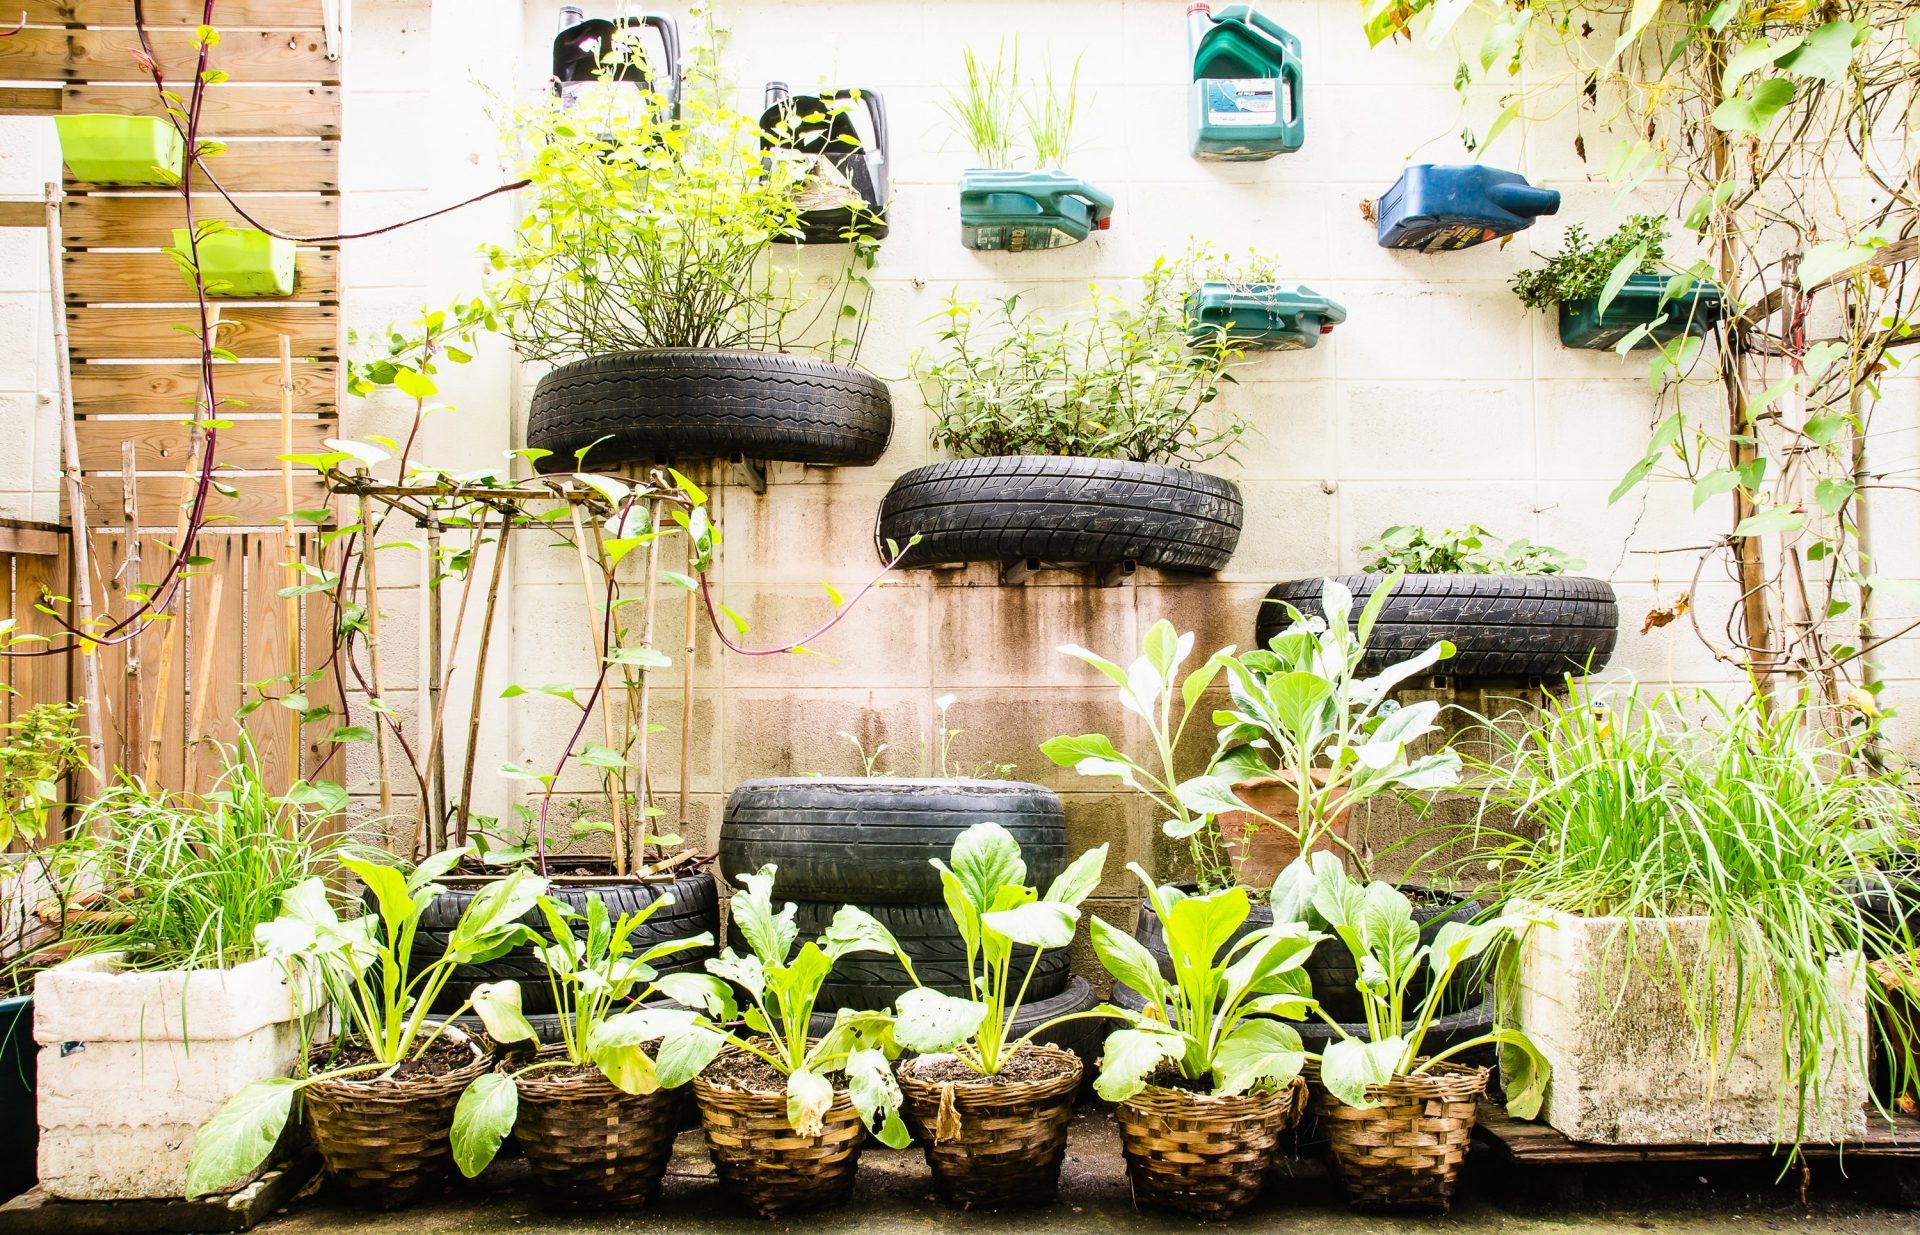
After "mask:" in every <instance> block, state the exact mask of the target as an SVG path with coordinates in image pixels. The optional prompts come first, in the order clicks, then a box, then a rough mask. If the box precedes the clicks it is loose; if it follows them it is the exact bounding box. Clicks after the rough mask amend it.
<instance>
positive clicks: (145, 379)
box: [73, 361, 340, 420]
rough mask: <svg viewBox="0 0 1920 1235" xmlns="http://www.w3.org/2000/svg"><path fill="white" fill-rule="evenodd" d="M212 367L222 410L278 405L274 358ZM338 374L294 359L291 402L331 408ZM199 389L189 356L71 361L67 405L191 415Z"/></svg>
mask: <svg viewBox="0 0 1920 1235" xmlns="http://www.w3.org/2000/svg"><path fill="white" fill-rule="evenodd" d="M214 373H215V378H214V382H215V386H214V392H215V394H216V395H217V396H218V397H219V398H220V400H221V409H220V410H221V412H222V413H223V414H224V413H230V412H256V411H257V412H265V411H269V410H271V409H273V408H276V407H278V406H279V400H280V366H279V365H278V364H252V363H242V364H218V365H215V366H214ZM339 380H340V366H339V364H338V363H337V362H334V361H300V362H296V363H295V364H294V366H293V396H294V401H295V403H296V405H297V406H298V407H300V408H301V410H303V411H308V412H313V413H314V414H316V415H330V414H332V412H333V411H334V404H335V397H336V396H335V390H336V388H337V386H338V383H339ZM199 395H200V366H199V365H198V364H195V363H193V362H191V361H174V362H164V363H156V364H100V363H95V364H76V365H74V366H73V406H74V410H75V411H77V412H79V413H80V414H81V415H82V416H93V415H100V414H103V413H124V414H127V415H139V414H146V413H151V414H156V415H162V416H172V417H175V418H176V419H182V420H185V419H191V418H193V417H194V416H195V415H196V412H195V408H194V400H195V399H197V398H199Z"/></svg>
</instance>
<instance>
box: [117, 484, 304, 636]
mask: <svg viewBox="0 0 1920 1235" xmlns="http://www.w3.org/2000/svg"><path fill="white" fill-rule="evenodd" d="M220 483H221V484H223V485H226V486H228V487H230V488H233V489H237V490H238V491H239V492H238V495H237V496H235V497H226V496H223V495H222V494H219V493H211V494H209V495H208V496H207V510H208V512H209V513H210V515H212V516H214V517H219V516H230V517H229V518H225V519H223V520H222V521H221V522H218V523H215V524H213V525H212V526H213V528H215V529H219V530H221V531H228V530H234V529H239V528H273V529H275V535H278V534H279V533H278V529H279V527H280V515H282V514H283V513H285V509H284V507H283V505H282V502H281V497H280V477H279V476H277V475H275V476H260V475H255V476H232V475H222V476H221V477H220ZM82 485H83V491H84V492H85V494H86V498H87V518H88V520H89V521H90V522H98V523H100V524H106V523H109V522H111V523H116V524H117V523H118V522H119V521H120V478H119V477H118V476H108V475H104V474H103V475H96V476H88V477H86V479H85V480H84V481H83V482H82ZM136 498H137V500H138V502H139V505H140V523H141V526H143V527H147V528H162V527H164V528H167V529H169V530H170V529H171V528H172V527H173V526H174V521H175V520H176V519H177V518H178V517H179V511H180V502H181V498H182V485H181V481H180V477H179V476H176V475H160V476H142V477H140V478H139V482H138V485H137V488H136ZM293 500H294V501H295V502H296V503H297V504H298V505H299V507H300V509H302V510H318V509H320V508H321V507H323V506H325V505H326V504H327V493H326V490H325V489H324V488H323V487H322V485H321V483H320V478H319V477H317V476H313V475H307V476H295V477H294V478H293ZM156 560H160V559H156ZM239 599H240V598H239V596H238V595H236V596H235V597H234V603H235V604H236V606H237V605H238V603H239ZM233 612H234V613H235V614H238V613H239V612H240V610H239V609H238V608H235V609H234V611H233Z"/></svg>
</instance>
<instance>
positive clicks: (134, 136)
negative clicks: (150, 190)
mask: <svg viewBox="0 0 1920 1235" xmlns="http://www.w3.org/2000/svg"><path fill="white" fill-rule="evenodd" d="M53 127H54V129H55V130H56V131H58V133H59V134H60V158H61V159H62V161H64V162H65V163H66V165H67V170H68V171H70V172H72V173H73V178H74V179H75V180H84V181H86V182H87V183H88V184H106V185H124V186H129V187H138V186H155V187H158V186H171V185H177V184H179V183H180V175H181V172H182V170H183V169H184V167H185V164H186V153H187V147H186V143H185V142H183V141H182V140H180V131H179V130H178V129H176V128H174V127H173V124H172V122H170V121H168V120H164V119H162V118H160V117H158V116H98V115H88V116H55V117H54V118H53Z"/></svg>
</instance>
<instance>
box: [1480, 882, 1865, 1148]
mask: <svg viewBox="0 0 1920 1235" xmlns="http://www.w3.org/2000/svg"><path fill="white" fill-rule="evenodd" d="M1512 912H1514V913H1517V914H1527V915H1529V916H1533V917H1536V918H1540V919H1544V921H1545V924H1543V925H1538V926H1535V927H1533V928H1532V929H1531V930H1529V931H1528V933H1527V938H1526V940H1525V942H1524V943H1523V944H1522V946H1521V953H1520V965H1519V981H1518V983H1517V989H1515V990H1513V991H1511V992H1508V993H1506V994H1505V995H1504V996H1503V1002H1505V1003H1506V1005H1507V1006H1506V1008H1505V1009H1504V1011H1505V1013H1506V1015H1505V1017H1504V1018H1503V1019H1504V1021H1505V1023H1507V1024H1510V1025H1513V1026H1514V1027H1515V1028H1518V1029H1520V1030H1522V1031H1524V1032H1525V1033H1526V1034H1527V1036H1528V1037H1530V1038H1532V1039H1533V1043H1534V1045H1535V1046H1537V1047H1539V1048H1540V1053H1541V1054H1542V1055H1544V1056H1546V1058H1547V1061H1548V1063H1550V1064H1552V1065H1553V1077H1552V1079H1551V1080H1550V1081H1549V1083H1548V1086H1547V1100H1546V1106H1545V1108H1544V1109H1543V1111H1542V1113H1541V1117H1542V1118H1543V1119H1545V1120H1546V1121H1547V1123H1549V1124H1551V1125H1552V1126H1553V1127H1554V1128H1555V1129H1557V1130H1558V1131H1559V1132H1561V1133H1562V1134H1564V1135H1566V1136H1568V1137H1570V1138H1572V1139H1573V1140H1576V1141H1590V1142H1594V1143H1598V1144H1606V1145H1677V1144H1702V1143H1706V1142H1710V1141H1711V1142H1720V1143H1723V1144H1753V1145H1767V1144H1773V1143H1775V1142H1776V1141H1785V1142H1789V1143H1791V1142H1792V1141H1794V1140H1795V1139H1796V1136H1797V1135H1798V1134H1797V1132H1796V1127H1797V1124H1798V1116H1799V1098H1798V1094H1797V1091H1796V1090H1795V1089H1793V1088H1792V1087H1791V1084H1790V1083H1789V1084H1788V1085H1787V1086H1785V1087H1784V1092H1783V1085H1782V1081H1781V1066H1780V1060H1781V1052H1782V1036H1781V1016H1780V1009H1779V1006H1778V1003H1777V1002H1773V1003H1769V1004H1767V1005H1765V1006H1761V1007H1758V1008H1755V1009H1754V1010H1753V1011H1752V1013H1751V1014H1750V1016H1749V1019H1748V1021H1747V1024H1746V1026H1745V1027H1744V1030H1743V1032H1742V1035H1741V1039H1740V1043H1739V1047H1738V1049H1737V1050H1735V1051H1733V1052H1732V1053H1731V1054H1729V1055H1727V1056H1726V1057H1725V1058H1723V1059H1722V1060H1721V1063H1720V1065H1719V1069H1718V1073H1717V1075H1714V1078H1713V1091H1712V1095H1711V1101H1709V1100H1708V1088H1707V1087H1708V1078H1709V1075H1710V1073H1711V1071H1712V1069H1711V1068H1710V1066H1709V1064H1708V1062H1707V1058H1706V1056H1705V1054H1704V1053H1703V1051H1702V1049H1701V1044H1700V1041H1699V1038H1698V1037H1697V1035H1696V1034H1695V1032H1694V1029H1693V1026H1692V1024H1691V1022H1690V1020H1689V1018H1688V1016H1687V1012H1686V1009H1685V1007H1684V1006H1683V1004H1682V1000H1681V996H1680V993H1679V991H1678V990H1677V989H1676V986H1675V983H1674V981H1673V980H1672V977H1671V970H1669V969H1666V968H1664V966H1666V965H1669V964H1671V963H1673V962H1670V961H1669V960H1668V959H1667V958H1668V957H1674V958H1677V963H1678V964H1679V965H1680V966H1681V969H1682V972H1691V968H1692V967H1693V966H1695V965H1696V964H1698V962H1699V958H1700V956H1701V949H1702V948H1703V947H1704V946H1705V941H1706V938H1707V928H1708V919H1706V918H1704V917H1687V918H1670V919H1648V918H1641V919H1633V920H1632V921H1631V925H1630V923H1629V920H1628V919H1625V918H1583V917H1576V916H1573V915H1570V914H1565V913H1560V912H1558V911H1555V910H1551V909H1539V908H1537V907H1529V906H1526V905H1521V904H1515V905H1514V906H1513V907H1512ZM1630 930H1631V931H1632V932H1633V933H1632V934H1629V931H1630ZM1663 935H1664V936H1666V937H1667V938H1669V939H1671V940H1672V950H1671V951H1669V950H1668V948H1667V946H1666V945H1665V944H1663V943H1662V942H1661V939H1662V936H1663ZM1636 957H1638V958H1646V959H1636ZM1827 980H1828V981H1829V982H1831V983H1832V984H1833V986H1834V989H1835V990H1836V991H1838V992H1840V996H1841V998H1840V1007H1841V1008H1842V1009H1843V1011H1842V1016H1841V1019H1842V1022H1843V1023H1842V1024H1841V1025H1838V1026H1835V1027H1834V1028H1833V1030H1832V1031H1831V1032H1830V1033H1829V1034H1828V1035H1826V1040H1825V1041H1824V1042H1823V1043H1822V1054H1821V1058H1820V1060H1819V1064H1818V1067H1819V1075H1820V1078H1821V1079H1820V1084H1819V1086H1818V1088H1817V1089H1816V1090H1814V1091H1813V1092H1810V1093H1809V1095H1808V1099H1807V1106H1808V1109H1807V1112H1806V1132H1805V1139H1806V1140H1807V1141H1808V1142H1831V1141H1851V1140H1857V1139H1859V1138H1860V1137H1863V1136H1864V1135H1865V1134H1866V1130H1867V1115H1866V1104H1867V1101H1868V1096H1869V1090H1868V1084H1867V1075H1866V1074H1867V1062H1866V1061H1867V1002H1866V971H1865V966H1864V964H1863V962H1862V959H1861V957H1860V955H1859V953H1857V952H1856V953H1849V954H1846V955H1844V956H1840V957H1836V958H1834V959H1833V960H1832V961H1831V962H1829V964H1828V967H1827ZM1750 986H1751V984H1750ZM1717 989H1718V991H1719V998H1720V1004H1721V1007H1723V1008H1725V1009H1729V1010H1730V1009H1731V1008H1732V1007H1733V1001H1734V990H1735V983H1734V981H1733V979H1732V976H1731V975H1726V976H1724V977H1723V978H1722V979H1721V981H1720V982H1719V984H1718V987H1717ZM1750 994H1751V991H1750ZM1726 1034H1727V1031H1726V1030H1724V1029H1723V1031H1722V1035H1723V1040H1724V1038H1725V1036H1726Z"/></svg>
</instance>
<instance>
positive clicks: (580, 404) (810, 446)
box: [527, 348, 893, 471]
mask: <svg viewBox="0 0 1920 1235" xmlns="http://www.w3.org/2000/svg"><path fill="white" fill-rule="evenodd" d="M892 434H893V398H892V396H891V395H890V394H888V392H887V384H886V383H885V382H883V381H881V380H880V379H879V378H876V377H874V376H872V375H871V374H869V373H865V372H862V371H861V370H859V369H855V368H852V367H850V366H848V365H840V364H830V363H828V362H827V361H824V360H814V359H811V358H809V357H804V356H789V355H785V354H782V353H779V352H753V351H739V350H733V349H726V348H661V349H656V350H651V351H639V352H613V353H610V354H608V355H605V356H592V357H589V358H587V359H585V360H576V361H574V362H573V363H571V364H564V365H561V366H560V367H559V368H557V369H554V370H553V371H552V372H551V373H549V374H547V375H546V376H545V377H543V378H541V379H540V384H539V385H538V386H536V387H535V388H534V391H533V401H532V403H531V404H530V405H529V406H528V409H527V445H528V446H530V447H534V448H537V449H542V450H550V451H552V452H553V453H552V454H551V455H548V456H547V457H545V458H543V459H541V460H540V461H539V463H538V465H537V466H538V467H539V468H540V469H541V470H542V471H572V470H573V469H574V468H575V467H577V466H579V465H578V464H577V463H576V462H575V453H576V452H577V451H580V450H582V449H585V448H587V447H592V450H591V451H590V452H589V453H588V455H587V465H588V466H590V467H596V468H605V467H609V466H612V465H615V464H621V463H653V462H656V461H658V460H661V459H669V458H724V457H727V456H730V455H744V456H745V457H747V458H749V459H779V460H785V461H787V462H790V463H821V464H833V465H842V466H847V465H851V466H863V465H866V464H870V463H873V462H875V461H876V460H878V459H879V458H880V455H881V454H882V453H883V452H884V451H885V450H886V448H887V439H888V438H889V437H891V436H892ZM596 443H597V444H596Z"/></svg>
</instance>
